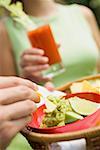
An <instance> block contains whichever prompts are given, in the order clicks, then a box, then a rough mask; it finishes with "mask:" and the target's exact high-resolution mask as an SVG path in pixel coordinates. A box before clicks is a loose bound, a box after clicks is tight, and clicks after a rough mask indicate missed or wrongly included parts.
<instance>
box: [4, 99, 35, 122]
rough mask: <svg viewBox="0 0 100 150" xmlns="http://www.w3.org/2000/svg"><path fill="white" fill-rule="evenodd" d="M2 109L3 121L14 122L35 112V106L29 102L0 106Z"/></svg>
mask: <svg viewBox="0 0 100 150" xmlns="http://www.w3.org/2000/svg"><path fill="white" fill-rule="evenodd" d="M2 108H3V110H4V118H3V120H16V119H19V118H22V117H25V116H28V115H31V113H32V112H34V111H36V105H35V103H34V102H32V101H31V100H25V101H21V102H17V103H14V104H10V105H6V106H2ZM2 114H3V113H2Z"/></svg>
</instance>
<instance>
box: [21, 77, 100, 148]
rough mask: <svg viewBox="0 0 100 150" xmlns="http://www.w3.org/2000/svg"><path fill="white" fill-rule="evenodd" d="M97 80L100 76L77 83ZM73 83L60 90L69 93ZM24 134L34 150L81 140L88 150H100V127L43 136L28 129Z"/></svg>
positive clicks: (86, 78)
mask: <svg viewBox="0 0 100 150" xmlns="http://www.w3.org/2000/svg"><path fill="white" fill-rule="evenodd" d="M95 79H100V75H96V76H89V77H85V78H82V79H80V80H77V81H75V82H80V81H83V80H95ZM72 83H73V82H70V83H68V84H66V85H64V86H63V87H60V88H59V90H61V91H69V89H70V86H71V84H72ZM23 134H24V136H25V137H26V138H27V139H28V141H29V143H30V144H31V146H32V147H33V149H34V150H49V144H50V143H54V142H58V141H69V140H75V139H81V138H85V139H86V147H87V150H100V126H99V127H95V128H90V129H86V130H82V131H77V132H70V133H61V134H41V133H35V132H32V131H28V130H27V129H26V130H24V132H23Z"/></svg>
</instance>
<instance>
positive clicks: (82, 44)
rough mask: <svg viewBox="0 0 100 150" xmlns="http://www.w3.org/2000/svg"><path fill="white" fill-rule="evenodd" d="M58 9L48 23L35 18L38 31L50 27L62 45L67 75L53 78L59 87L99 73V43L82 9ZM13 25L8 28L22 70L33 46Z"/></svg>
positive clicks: (45, 20) (34, 21) (72, 7)
mask: <svg viewBox="0 0 100 150" xmlns="http://www.w3.org/2000/svg"><path fill="white" fill-rule="evenodd" d="M58 9H59V11H58V12H57V13H56V14H55V15H54V16H52V17H50V18H48V19H47V18H45V19H43V18H34V17H32V20H33V23H34V24H35V27H34V28H36V27H39V26H42V25H44V24H49V25H50V27H51V29H52V32H53V35H54V38H55V41H56V43H58V44H60V45H61V46H60V48H59V52H60V54H61V58H62V61H63V64H64V67H65V70H66V71H65V72H64V73H62V74H60V75H58V76H56V77H54V78H53V83H54V84H55V86H56V87H58V86H62V85H64V84H65V83H66V82H69V81H73V80H76V79H78V78H80V77H83V76H87V75H91V74H94V73H96V63H97V59H98V49H97V46H96V43H95V41H94V39H93V36H92V33H91V31H90V28H89V25H88V23H87V22H86V20H85V18H84V16H83V14H82V13H81V10H80V8H79V6H78V5H72V6H60V5H59V8H58ZM8 22H9V21H8ZM11 24H12V23H11ZM11 24H10V25H9V23H7V28H8V32H9V35H10V37H11V41H12V43H13V48H14V54H15V57H16V61H17V66H18V67H19V60H20V54H21V52H22V51H23V50H25V49H27V48H29V47H30V46H31V45H30V43H29V40H28V38H27V36H26V35H25V33H24V32H23V31H22V30H21V28H20V30H19V29H18V28H17V29H16V30H15V26H12V25H11ZM11 26H12V27H11Z"/></svg>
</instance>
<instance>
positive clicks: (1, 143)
mask: <svg viewBox="0 0 100 150" xmlns="http://www.w3.org/2000/svg"><path fill="white" fill-rule="evenodd" d="M30 121H31V117H30V116H27V117H24V118H20V119H18V120H13V121H8V122H5V123H4V125H3V129H2V130H0V149H2V150H3V149H5V148H6V147H7V146H8V144H9V143H10V142H11V140H12V139H13V138H14V136H15V135H16V134H17V133H18V132H19V131H21V130H22V129H23V128H24V127H25V126H26V125H27V124H28V123H29V122H30Z"/></svg>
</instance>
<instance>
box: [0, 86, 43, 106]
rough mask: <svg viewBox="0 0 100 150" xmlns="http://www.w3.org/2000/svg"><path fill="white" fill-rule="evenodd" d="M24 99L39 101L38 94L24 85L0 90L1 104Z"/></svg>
mask: <svg viewBox="0 0 100 150" xmlns="http://www.w3.org/2000/svg"><path fill="white" fill-rule="evenodd" d="M5 93H6V94H5ZM24 99H31V100H33V101H34V102H39V101H40V97H39V95H38V94H37V93H36V92H35V91H33V90H32V89H30V88H28V87H26V86H17V87H12V88H6V89H1V90H0V104H1V105H7V104H11V103H15V102H18V101H23V100H24Z"/></svg>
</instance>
